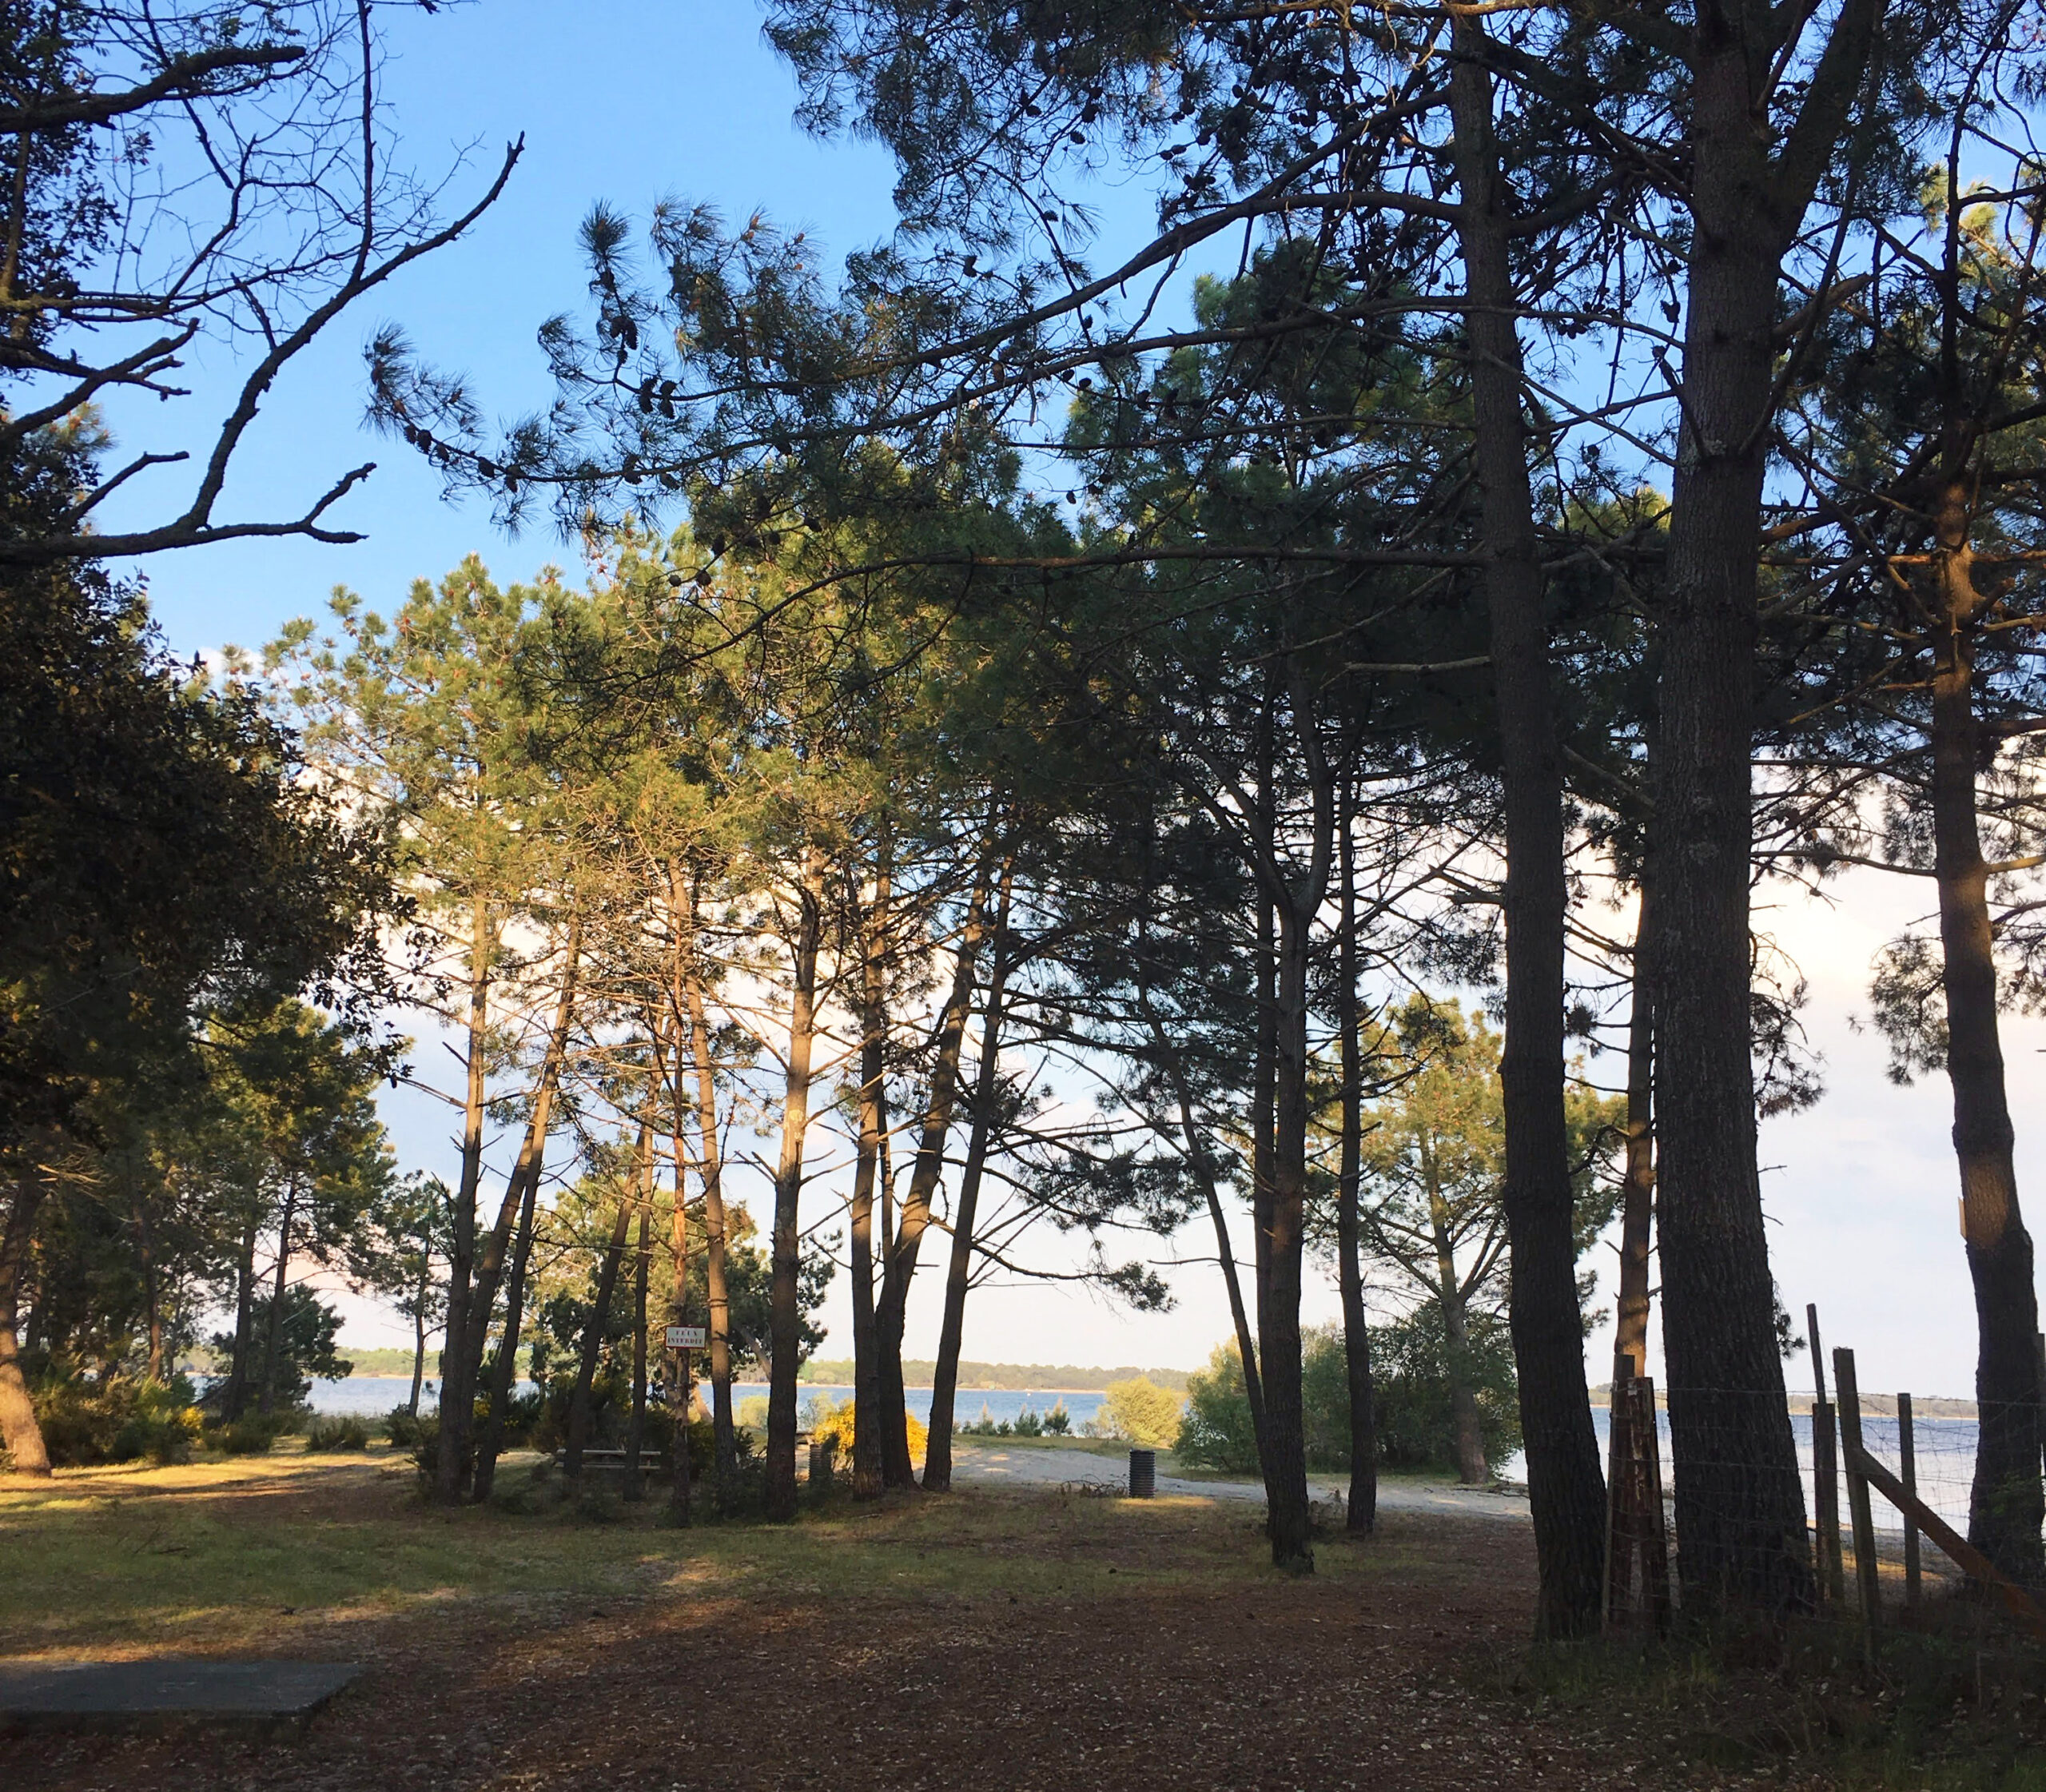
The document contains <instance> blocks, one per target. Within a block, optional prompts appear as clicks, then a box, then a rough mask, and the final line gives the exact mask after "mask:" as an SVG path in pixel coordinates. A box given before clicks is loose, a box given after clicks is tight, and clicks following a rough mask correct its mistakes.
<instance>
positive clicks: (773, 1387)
mask: <svg viewBox="0 0 2046 1792" xmlns="http://www.w3.org/2000/svg"><path fill="white" fill-rule="evenodd" d="M796 900H797V902H798V906H799V914H798V919H797V924H796V937H795V938H794V941H793V942H791V950H792V953H793V958H794V962H793V964H792V965H791V967H790V968H791V970H792V972H793V975H792V978H791V980H790V995H789V1055H788V1061H787V1076H786V1079H785V1081H784V1084H783V1093H782V1155H781V1161H780V1163H779V1164H778V1166H777V1168H776V1169H775V1172H774V1253H773V1261H772V1274H773V1281H772V1285H771V1287H770V1292H769V1296H768V1312H767V1324H768V1334H769V1336H770V1340H771V1344H772V1350H773V1356H774V1360H773V1362H772V1363H771V1364H770V1366H769V1369H768V1386H767V1515H768V1517H770V1519H792V1518H794V1516H795V1515H796V1369H797V1364H796V1352H797V1350H798V1343H799V1337H800V1330H801V1321H802V1315H801V1313H800V1312H799V1310H798V1305H797V1300H798V1287H799V1280H798V1278H799V1275H800V1272H801V1269H802V1227H801V1218H800V1215H801V1209H802V1162H803V1145H804V1142H805V1140H806V1137H807V1135H808V1133H809V1129H810V1054H811V1051H812V1049H813V1047H814V1045H815V1042H816V1002H817V954H818V947H819V945H820V936H821V935H822V931H823V921H824V916H823V905H822V902H820V901H819V900H818V893H817V888H816V864H815V860H814V855H811V854H806V855H805V858H804V862H803V867H802V878H801V883H800V886H799V888H798V890H797V892H796Z"/></svg>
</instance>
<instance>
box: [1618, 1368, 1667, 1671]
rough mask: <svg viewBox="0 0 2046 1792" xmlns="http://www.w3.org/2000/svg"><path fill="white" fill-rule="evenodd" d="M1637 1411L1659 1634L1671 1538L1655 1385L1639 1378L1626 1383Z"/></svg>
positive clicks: (1648, 1571)
mask: <svg viewBox="0 0 2046 1792" xmlns="http://www.w3.org/2000/svg"><path fill="white" fill-rule="evenodd" d="M1627 1389H1628V1392H1630V1394H1632V1395H1634V1397H1635V1399H1636V1400H1637V1401H1638V1404H1637V1406H1636V1408H1635V1412H1634V1443H1635V1452H1634V1454H1635V1459H1636V1460H1637V1461H1638V1463H1640V1469H1639V1474H1640V1476H1641V1485H1642V1489H1643V1495H1644V1500H1645V1505H1644V1510H1643V1514H1642V1519H1643V1523H1644V1524H1645V1526H1646V1529H1645V1530H1644V1531H1642V1580H1643V1581H1644V1582H1645V1583H1646V1585H1647V1589H1648V1615H1649V1619H1650V1622H1651V1623H1653V1624H1654V1627H1655V1628H1656V1630H1657V1631H1658V1632H1660V1631H1666V1630H1667V1629H1668V1628H1669V1627H1670V1535H1669V1532H1668V1531H1666V1530H1665V1529H1664V1528H1663V1524H1662V1434H1661V1432H1659V1431H1658V1429H1657V1428H1656V1423H1655V1384H1654V1382H1652V1381H1650V1380H1649V1379H1648V1377H1647V1376H1635V1377H1634V1380H1633V1381H1630V1382H1629V1383H1628V1384H1627Z"/></svg>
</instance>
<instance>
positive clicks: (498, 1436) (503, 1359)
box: [412, 1131, 547, 1506]
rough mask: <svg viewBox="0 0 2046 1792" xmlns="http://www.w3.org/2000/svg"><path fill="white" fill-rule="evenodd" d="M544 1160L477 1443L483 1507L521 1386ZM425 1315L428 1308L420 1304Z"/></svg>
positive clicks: (516, 1256) (528, 1195)
mask: <svg viewBox="0 0 2046 1792" xmlns="http://www.w3.org/2000/svg"><path fill="white" fill-rule="evenodd" d="M546 1145H547V1140H546V1136H545V1133H544V1131H543V1133H542V1136H541V1138H540V1141H539V1149H540V1150H542V1151H543V1150H544V1149H546ZM540 1164H541V1159H540V1157H539V1156H538V1155H537V1154H535V1157H534V1158H533V1163H532V1172H531V1174H530V1175H529V1176H527V1178H526V1186H525V1189H524V1193H523V1196H522V1197H521V1199H520V1201H519V1223H518V1227H517V1229H516V1230H515V1232H513V1233H512V1265H511V1270H510V1273H509V1274H508V1276H506V1278H505V1283H504V1336H502V1337H501V1338H500V1340H499V1341H498V1346H497V1355H496V1358H495V1359H494V1360H492V1364H491V1370H490V1416H488V1418H487V1419H486V1420H484V1428H483V1436H482V1437H481V1438H480V1439H479V1440H477V1443H476V1475H475V1478H474V1479H473V1480H472V1483H471V1485H470V1497H471V1498H472V1499H474V1500H475V1501H476V1503H477V1504H478V1505H479V1506H480V1505H481V1504H482V1503H484V1501H485V1500H486V1499H489V1497H490V1493H491V1489H492V1487H493V1486H495V1485H496V1480H497V1459H498V1457H499V1456H500V1455H501V1454H502V1453H503V1451H504V1420H505V1416H506V1413H507V1412H508V1410H509V1408H510V1407H511V1404H512V1391H513V1390H514V1389H515V1388H516V1387H517V1386H518V1384H519V1327H520V1324H521V1323H522V1322H523V1319H524V1317H525V1306H526V1266H527V1264H528V1263H529V1262H530V1261H531V1258H532V1252H533V1221H534V1217H535V1208H536V1206H537V1205H538V1203H539V1189H540ZM421 1310H422V1312H423V1311H424V1303H423V1302H422V1304H421ZM425 1340H426V1327H425V1322H424V1320H421V1322H420V1351H421V1354H422V1356H423V1355H424V1349H425ZM412 1411H413V1412H415V1413H416V1412H418V1411H419V1365H418V1363H417V1362H415V1363H414V1364H413V1366H412Z"/></svg>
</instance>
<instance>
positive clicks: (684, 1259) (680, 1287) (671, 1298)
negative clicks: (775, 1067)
mask: <svg viewBox="0 0 2046 1792" xmlns="http://www.w3.org/2000/svg"><path fill="white" fill-rule="evenodd" d="M675 1024H676V1026H677V1029H678V1032H677V1034H676V1038H675V1083H674V1095H675V1130H674V1133H673V1134H672V1135H671V1142H672V1144H673V1146H674V1153H675V1212H674V1213H673V1214H672V1215H671V1217H670V1219H669V1231H668V1248H669V1252H670V1254H671V1256H673V1258H674V1260H675V1276H674V1280H672V1281H671V1283H670V1284H669V1286H668V1323H669V1324H671V1325H686V1324H688V1323H689V1186H688V1178H687V1175H686V1174H685V1173H684V1170H683V1165H684V1164H685V1163H686V1162H687V1159H688V1149H687V1145H686V1143H685V1141H684V1133H683V1116H684V1115H685V1114H686V1113H687V1111H688V1106H689V1097H688V1095H687V1093H686V1087H685V1085H684V1082H683V1068H682V1039H681V1035H680V1032H679V1028H680V1026H681V1024H682V1017H681V1016H680V1015H679V1014H677V1015H676V1017H675ZM663 1361H664V1363H665V1364H666V1376H667V1388H668V1409H669V1412H670V1413H671V1416H673V1419H674V1421H675V1431H674V1436H675V1441H674V1442H673V1443H672V1444H671V1445H670V1446H669V1450H670V1455H669V1457H668V1516H669V1518H670V1519H671V1520H672V1521H673V1522H675V1523H677V1524H687V1523H689V1507H690V1486H689V1471H690V1461H689V1420H690V1411H689V1408H690V1389H689V1352H688V1351H687V1350H686V1349H683V1350H671V1351H669V1352H667V1354H666V1356H665V1357H664V1358H663Z"/></svg>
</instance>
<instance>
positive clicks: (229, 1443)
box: [206, 1412, 285, 1456]
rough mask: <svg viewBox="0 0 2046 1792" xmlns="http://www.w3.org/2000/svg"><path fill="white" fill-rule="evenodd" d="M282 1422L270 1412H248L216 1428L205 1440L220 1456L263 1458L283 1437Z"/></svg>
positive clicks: (283, 1425) (283, 1427)
mask: <svg viewBox="0 0 2046 1792" xmlns="http://www.w3.org/2000/svg"><path fill="white" fill-rule="evenodd" d="M284 1429H285V1422H284V1420H282V1419H281V1418H280V1417H279V1416H277V1414H276V1413H274V1412H251V1413H249V1414H248V1415H247V1416H245V1417H243V1418H240V1419H237V1420H235V1421H234V1423H233V1424H229V1425H216V1426H215V1427H214V1428H213V1430H212V1431H211V1432H209V1433H208V1434H207V1439H206V1441H207V1442H208V1443H209V1444H212V1445H213V1448H215V1449H217V1450H218V1451H220V1452H221V1454H223V1455H224V1456H268V1455H269V1453H270V1446H271V1445H272V1444H275V1443H276V1442H277V1440H278V1439H279V1438H280V1437H281V1436H283V1435H284Z"/></svg>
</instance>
